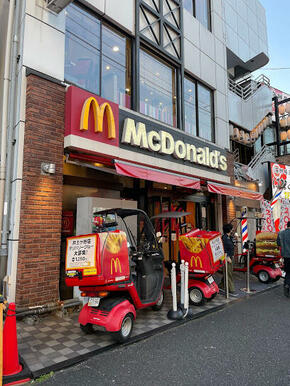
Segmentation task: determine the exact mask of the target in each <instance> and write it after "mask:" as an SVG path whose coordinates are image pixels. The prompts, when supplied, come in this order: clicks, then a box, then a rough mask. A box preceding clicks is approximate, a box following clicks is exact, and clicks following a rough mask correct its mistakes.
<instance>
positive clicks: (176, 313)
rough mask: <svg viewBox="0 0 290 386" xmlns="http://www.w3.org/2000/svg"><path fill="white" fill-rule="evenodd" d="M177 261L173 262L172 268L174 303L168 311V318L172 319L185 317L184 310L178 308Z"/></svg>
mask: <svg viewBox="0 0 290 386" xmlns="http://www.w3.org/2000/svg"><path fill="white" fill-rule="evenodd" d="M175 265H176V264H175V263H172V268H171V293H172V303H173V306H172V307H173V308H172V309H171V310H169V311H168V313H167V318H168V319H171V320H176V319H179V320H180V319H182V317H183V312H182V311H181V309H180V308H179V309H177V296H176V268H175Z"/></svg>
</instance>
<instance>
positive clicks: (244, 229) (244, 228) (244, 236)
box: [242, 210, 249, 252]
mask: <svg viewBox="0 0 290 386" xmlns="http://www.w3.org/2000/svg"><path fill="white" fill-rule="evenodd" d="M246 215H247V211H246V210H245V211H244V212H243V213H242V217H245V218H242V242H243V246H244V244H245V242H247V241H248V239H249V234H248V220H247V218H246ZM246 251H247V249H246V248H243V252H246Z"/></svg>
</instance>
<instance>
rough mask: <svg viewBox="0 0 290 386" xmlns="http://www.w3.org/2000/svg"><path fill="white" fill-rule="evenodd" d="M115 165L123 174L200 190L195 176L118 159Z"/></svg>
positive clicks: (198, 181)
mask: <svg viewBox="0 0 290 386" xmlns="http://www.w3.org/2000/svg"><path fill="white" fill-rule="evenodd" d="M115 167H116V171H117V173H119V174H122V175H123V176H127V177H134V178H140V179H143V180H149V181H155V182H160V183H163V184H168V185H176V186H182V187H183V188H190V189H196V190H200V180H199V179H197V178H192V177H187V176H184V175H182V174H177V173H172V172H167V171H166V172H165V171H163V170H160V169H154V168H150V167H147V166H142V165H136V164H132V163H130V162H125V161H119V160H115Z"/></svg>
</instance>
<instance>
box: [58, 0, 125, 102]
mask: <svg viewBox="0 0 290 386" xmlns="http://www.w3.org/2000/svg"><path fill="white" fill-rule="evenodd" d="M66 15H67V16H66V43H65V80H66V81H68V82H70V83H73V84H75V85H77V86H80V87H82V88H84V89H86V90H88V91H91V92H93V93H95V94H98V95H101V96H102V97H104V98H106V99H109V100H111V101H113V102H115V103H118V104H119V105H121V106H125V107H128V108H130V107H131V45H130V40H129V39H127V38H126V37H125V36H124V35H122V34H119V33H117V32H115V31H113V30H111V29H110V28H109V27H107V26H105V25H104V24H102V23H101V21H100V20H98V19H97V18H95V17H94V16H92V15H91V14H90V13H89V12H87V11H85V10H84V9H82V8H80V7H78V6H76V5H70V6H69V7H67V11H66Z"/></svg>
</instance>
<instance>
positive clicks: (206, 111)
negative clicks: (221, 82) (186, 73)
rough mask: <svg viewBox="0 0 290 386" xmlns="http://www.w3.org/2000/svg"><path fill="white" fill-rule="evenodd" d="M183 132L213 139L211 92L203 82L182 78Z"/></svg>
mask: <svg viewBox="0 0 290 386" xmlns="http://www.w3.org/2000/svg"><path fill="white" fill-rule="evenodd" d="M184 112H185V116H184V122H185V132H187V133H189V134H192V135H196V136H198V137H201V138H204V139H206V140H208V141H210V142H213V141H214V109H213V92H212V90H210V89H209V88H207V87H206V86H204V85H203V84H201V83H199V82H197V81H195V80H191V79H188V78H184Z"/></svg>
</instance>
